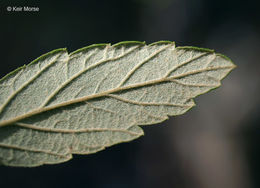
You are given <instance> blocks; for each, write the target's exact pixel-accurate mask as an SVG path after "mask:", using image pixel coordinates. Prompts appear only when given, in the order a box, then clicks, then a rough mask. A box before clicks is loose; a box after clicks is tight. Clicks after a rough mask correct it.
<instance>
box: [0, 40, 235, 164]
mask: <svg viewBox="0 0 260 188" xmlns="http://www.w3.org/2000/svg"><path fill="white" fill-rule="evenodd" d="M234 67H235V65H234V64H233V63H232V62H231V60H229V59H228V58H226V57H224V56H223V55H220V54H216V53H214V52H213V51H212V50H208V49H201V48H194V47H177V48H175V45H174V43H173V42H166V41H161V42H157V43H153V44H150V45H145V44H144V43H142V42H133V41H132V42H121V43H118V44H115V45H113V46H110V44H96V45H91V46H87V47H85V48H82V49H79V50H77V51H75V52H73V53H71V54H68V53H67V51H66V49H57V50H54V51H52V52H49V53H47V54H45V55H43V56H41V57H39V58H38V59H36V60H35V61H33V62H32V63H30V64H29V65H27V66H23V67H21V68H19V69H17V70H15V71H13V72H11V73H10V74H8V75H6V76H5V77H3V78H2V79H1V80H0V104H1V106H0V163H2V164H4V165H10V166H28V167H29V166H38V165H42V164H55V163H60V162H64V161H68V160H69V159H71V158H72V154H90V153H95V152H97V151H100V150H103V149H104V148H105V147H108V146H111V145H114V144H117V143H120V142H127V141H130V140H133V139H136V138H138V137H140V136H141V135H143V130H142V129H141V128H140V127H139V126H140V125H149V124H155V123H159V122H162V121H164V120H166V119H168V116H176V115H180V114H183V113H185V112H186V111H188V110H189V109H190V108H192V107H193V106H194V102H193V98H194V97H196V96H198V95H200V94H203V93H205V92H208V91H209V90H211V89H214V88H216V87H218V86H220V80H221V79H222V78H224V77H225V76H226V75H227V74H228V73H229V72H230V71H231V70H232V69H233V68H234Z"/></svg>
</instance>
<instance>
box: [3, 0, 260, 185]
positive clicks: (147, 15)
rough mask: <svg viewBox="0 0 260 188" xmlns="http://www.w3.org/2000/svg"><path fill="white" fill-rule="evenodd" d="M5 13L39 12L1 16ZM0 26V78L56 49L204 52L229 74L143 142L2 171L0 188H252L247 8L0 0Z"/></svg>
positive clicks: (182, 1) (257, 27) (255, 17)
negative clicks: (159, 45) (155, 45)
mask: <svg viewBox="0 0 260 188" xmlns="http://www.w3.org/2000/svg"><path fill="white" fill-rule="evenodd" d="M8 6H11V7H13V6H36V7H39V8H40V11H39V12H14V11H10V12H8V11H7V7H8ZM0 24H1V29H0V38H1V46H0V50H1V64H0V70H1V71H0V76H1V77H2V76H4V75H5V74H7V73H8V72H10V71H12V70H14V69H16V68H17V67H19V66H22V65H24V64H28V63H29V62H31V61H32V60H34V59H35V58H37V57H38V56H40V55H42V54H43V53H46V52H49V51H51V50H53V49H56V48H62V47H66V48H67V49H68V51H69V52H72V51H74V50H76V49H78V48H81V47H84V46H87V45H90V44H93V43H112V44H114V43H116V42H120V41H124V40H139V41H146V42H147V43H151V42H155V41H158V40H172V41H175V42H176V44H177V45H178V46H180V45H181V46H183V45H194V46H199V47H206V48H211V49H215V50H216V51H217V52H220V53H223V54H225V55H227V56H228V57H230V58H231V59H232V60H233V61H234V62H235V63H236V64H237V65H238V68H237V69H236V70H234V71H233V72H232V73H231V74H230V76H228V77H227V78H226V79H224V81H223V86H222V87H220V88H218V89H217V90H214V91H212V92H210V93H208V94H206V95H203V96H200V97H198V98H197V99H196V103H197V106H196V107H195V108H193V109H192V110H191V111H189V112H187V113H186V114H185V115H182V116H178V117H172V118H170V120H168V121H166V122H164V123H161V124H159V125H153V126H148V127H145V128H144V130H145V133H146V135H145V137H142V138H140V139H138V140H135V141H132V142H130V143H124V144H120V145H116V146H113V147H110V148H107V149H106V150H104V151H102V152H99V153H97V154H92V155H88V156H81V155H75V156H74V159H73V160H71V161H69V162H66V163H63V164H59V165H44V166H41V167H37V168H10V167H4V166H1V167H0V187H17V186H19V187H64V188H65V187H97V188H107V187H113V188H116V187H126V188H128V187H142V188H143V187H147V188H148V187H149V188H157V187H165V188H168V187H176V188H177V187H178V188H189V187H192V188H215V187H216V188H218V187H221V188H249V187H250V188H251V187H252V188H256V187H260V181H259V179H260V177H259V170H260V167H259V160H258V159H259V135H260V129H259V127H258V126H259V124H260V123H259V121H260V118H259V112H260V109H259V106H260V98H259V91H260V87H259V86H260V76H259V70H260V63H259V59H260V54H259V52H260V45H259V44H260V13H259V6H257V5H256V1H253V0H248V1H242V0H236V1H235V0H230V1H226V0H225V1H224V0H218V1H216V0H212V1H208V0H196V1H195V0H149V1H148V0H132V1H130V0H129V1H127V0H125V1H119V0H110V1H105V0H100V1H87V0H85V1H83V0H82V1H69V0H64V1H42V2H41V3H39V2H35V1H33V0H27V1H20V0H19V1H12V2H11V1H10V2H9V3H8V2H6V1H5V2H0Z"/></svg>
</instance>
